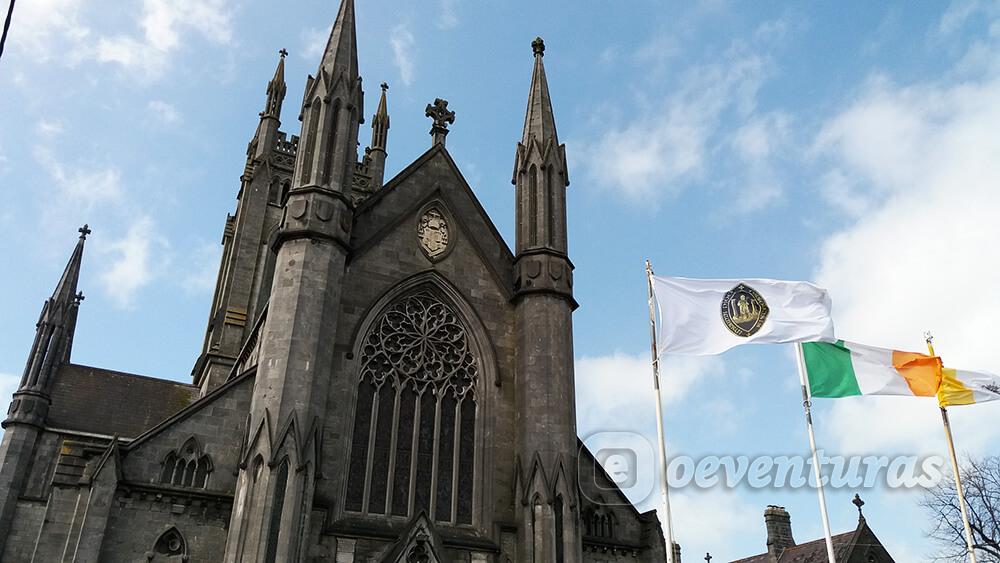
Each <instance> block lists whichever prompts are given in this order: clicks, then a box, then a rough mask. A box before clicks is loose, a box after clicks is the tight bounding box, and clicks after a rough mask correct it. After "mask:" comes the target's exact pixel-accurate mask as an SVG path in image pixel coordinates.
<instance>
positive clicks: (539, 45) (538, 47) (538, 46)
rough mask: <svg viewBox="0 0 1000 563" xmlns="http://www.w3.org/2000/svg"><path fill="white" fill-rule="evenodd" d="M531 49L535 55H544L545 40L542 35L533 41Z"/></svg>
mask: <svg viewBox="0 0 1000 563" xmlns="http://www.w3.org/2000/svg"><path fill="white" fill-rule="evenodd" d="M531 50H532V51H533V52H534V53H535V56H538V57H544V56H545V41H544V40H543V39H542V38H541V37H536V38H535V40H534V41H532V42H531Z"/></svg>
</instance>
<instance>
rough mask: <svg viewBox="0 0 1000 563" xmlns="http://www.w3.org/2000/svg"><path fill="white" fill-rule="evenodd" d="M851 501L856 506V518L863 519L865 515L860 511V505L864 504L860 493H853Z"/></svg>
mask: <svg viewBox="0 0 1000 563" xmlns="http://www.w3.org/2000/svg"><path fill="white" fill-rule="evenodd" d="M851 503H853V504H854V506H856V507H858V520H864V519H865V515H864V513H863V512H862V511H861V507H862V506H864V505H865V501H863V500H861V495H859V494H857V493H854V500H852V501H851Z"/></svg>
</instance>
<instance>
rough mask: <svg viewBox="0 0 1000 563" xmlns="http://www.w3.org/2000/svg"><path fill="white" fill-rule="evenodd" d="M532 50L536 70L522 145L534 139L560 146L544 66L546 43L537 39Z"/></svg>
mask: <svg viewBox="0 0 1000 563" xmlns="http://www.w3.org/2000/svg"><path fill="white" fill-rule="evenodd" d="M531 49H532V50H533V51H534V52H535V69H534V72H532V74H531V89H530V90H529V91H528V111H527V113H526V115H525V117H524V135H523V137H522V139H521V143H523V144H524V145H525V146H527V145H528V141H529V140H530V139H531V138H532V137H534V138H535V139H536V140H537V141H538V142H539V143H542V144H544V143H545V142H546V141H548V140H552V141H555V143H556V144H559V138H558V137H557V136H556V120H555V117H553V115H552V99H551V98H550V97H549V83H548V81H547V80H546V79H545V65H544V64H542V57H544V56H545V42H544V41H542V38H541V37H536V38H535V40H534V41H532V42H531Z"/></svg>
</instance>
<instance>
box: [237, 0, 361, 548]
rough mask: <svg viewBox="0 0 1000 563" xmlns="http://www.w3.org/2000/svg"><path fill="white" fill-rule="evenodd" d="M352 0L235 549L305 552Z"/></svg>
mask: <svg viewBox="0 0 1000 563" xmlns="http://www.w3.org/2000/svg"><path fill="white" fill-rule="evenodd" d="M362 96H363V92H362V90H361V79H360V77H359V75H358V59H357V42H356V37H355V23H354V3H353V0H342V3H341V5H340V10H339V12H338V14H337V19H336V22H335V23H334V25H333V29H332V31H331V33H330V39H329V42H328V43H327V46H326V50H325V52H324V55H323V59H322V61H321V62H320V66H319V70H318V71H317V74H316V76H315V77H311V76H310V77H309V79H308V80H307V83H306V88H305V96H304V100H303V104H302V116H301V119H302V136H301V139H300V141H299V147H298V149H299V150H298V158H297V162H296V168H295V175H294V177H293V180H292V187H291V190H290V192H289V194H288V199H287V202H286V204H285V213H284V217H283V219H282V223H281V226H280V228H279V229H278V232H277V234H276V235H275V237H274V243H273V245H274V249H275V251H276V253H277V258H276V261H275V268H274V279H273V284H272V286H271V293H270V301H269V304H268V308H267V312H266V313H265V314H266V319H265V320H264V321H263V322H264V325H263V327H262V329H261V332H260V339H261V341H260V344H259V363H258V367H257V372H256V380H255V383H254V390H253V397H252V401H251V406H250V414H249V427H248V431H247V432H248V435H247V440H248V441H247V443H246V444H245V445H244V446H243V448H244V455H243V456H242V460H241V464H240V475H239V479H238V482H237V486H236V499H235V502H234V507H233V514H232V518H231V522H230V527H229V533H228V539H227V544H226V553H225V557H224V561H227V562H236V561H240V562H243V563H250V562H257V561H261V562H274V561H283V562H296V561H302V560H304V558H305V556H306V549H307V547H306V546H305V545H304V544H305V538H306V535H307V533H308V530H309V529H310V525H309V516H310V512H311V508H312V505H313V492H314V487H315V481H316V478H317V471H318V470H319V467H318V464H319V462H320V452H319V450H320V442H321V438H320V435H321V432H322V429H323V426H324V422H325V417H326V402H327V395H328V388H329V383H330V374H331V371H332V362H333V346H332V345H331V343H332V342H333V341H334V338H335V335H336V334H337V328H338V327H337V318H338V312H339V307H340V298H341V282H342V279H343V276H344V266H345V261H346V256H347V249H348V244H349V231H350V228H351V224H352V208H351V200H350V196H351V186H352V180H353V177H354V172H355V169H356V167H357V140H358V128H359V125H360V123H361V121H362V118H361V115H362V111H363V109H362Z"/></svg>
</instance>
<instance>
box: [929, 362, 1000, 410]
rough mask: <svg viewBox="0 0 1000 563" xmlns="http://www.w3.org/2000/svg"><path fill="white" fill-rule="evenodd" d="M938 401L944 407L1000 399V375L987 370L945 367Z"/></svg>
mask: <svg viewBox="0 0 1000 563" xmlns="http://www.w3.org/2000/svg"><path fill="white" fill-rule="evenodd" d="M938 401H939V402H940V403H941V406H942V407H953V406H956V405H975V404H977V403H986V402H989V401H1000V375H997V374H995V373H990V372H987V371H972V370H967V369H954V368H944V369H943V370H941V388H940V389H939V390H938Z"/></svg>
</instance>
